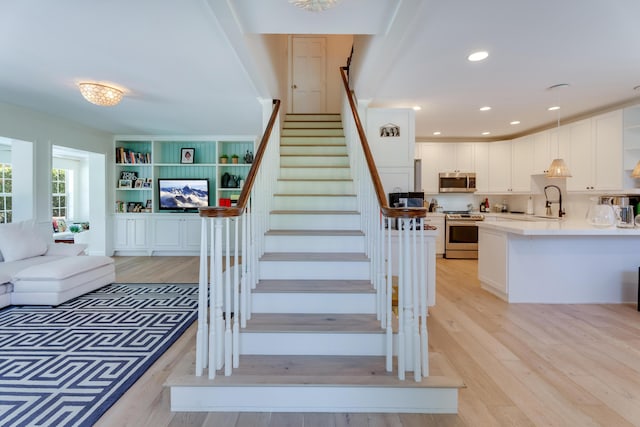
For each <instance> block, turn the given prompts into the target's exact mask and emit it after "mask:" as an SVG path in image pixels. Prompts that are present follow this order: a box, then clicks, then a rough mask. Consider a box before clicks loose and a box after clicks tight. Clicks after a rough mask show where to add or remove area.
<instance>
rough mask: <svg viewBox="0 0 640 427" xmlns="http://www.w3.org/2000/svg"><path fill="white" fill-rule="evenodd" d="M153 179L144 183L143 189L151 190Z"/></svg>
mask: <svg viewBox="0 0 640 427" xmlns="http://www.w3.org/2000/svg"><path fill="white" fill-rule="evenodd" d="M151 182H152V180H151V178H147V179H146V180H145V181H144V182H143V183H142V187H143V188H151Z"/></svg>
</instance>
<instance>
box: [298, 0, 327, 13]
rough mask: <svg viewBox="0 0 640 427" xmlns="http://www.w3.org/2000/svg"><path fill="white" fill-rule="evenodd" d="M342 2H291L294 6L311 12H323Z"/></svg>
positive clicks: (304, 0) (308, 0) (310, 0)
mask: <svg viewBox="0 0 640 427" xmlns="http://www.w3.org/2000/svg"><path fill="white" fill-rule="evenodd" d="M339 1H340V0H289V3H291V4H292V5H294V6H298V7H299V8H302V9H304V10H308V11H309V12H322V11H323V10H327V9H330V8H332V7H334V6H335V5H337V4H338V2H339Z"/></svg>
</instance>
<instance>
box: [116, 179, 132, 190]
mask: <svg viewBox="0 0 640 427" xmlns="http://www.w3.org/2000/svg"><path fill="white" fill-rule="evenodd" d="M118 188H131V180H130V179H121V180H120V181H118Z"/></svg>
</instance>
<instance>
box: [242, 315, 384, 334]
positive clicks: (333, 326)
mask: <svg viewBox="0 0 640 427" xmlns="http://www.w3.org/2000/svg"><path fill="white" fill-rule="evenodd" d="M243 332H245V333H248V332H277V333H296V332H300V333H323V332H326V333H332V334H339V333H378V334H382V333H384V330H383V329H382V328H381V327H380V322H379V321H378V320H377V319H376V315H375V314H334V313H331V314H326V313H319V314H316V313H253V314H252V315H251V319H250V320H248V321H247V327H246V328H244V329H243Z"/></svg>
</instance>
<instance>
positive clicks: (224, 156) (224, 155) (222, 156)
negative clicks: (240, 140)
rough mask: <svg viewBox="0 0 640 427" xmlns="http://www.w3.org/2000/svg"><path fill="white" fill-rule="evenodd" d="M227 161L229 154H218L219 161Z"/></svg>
mask: <svg viewBox="0 0 640 427" xmlns="http://www.w3.org/2000/svg"><path fill="white" fill-rule="evenodd" d="M228 162H229V156H227V155H226V154H222V155H221V156H220V163H228Z"/></svg>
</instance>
